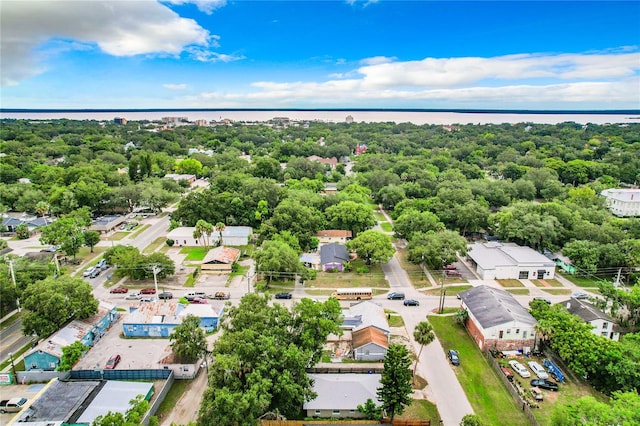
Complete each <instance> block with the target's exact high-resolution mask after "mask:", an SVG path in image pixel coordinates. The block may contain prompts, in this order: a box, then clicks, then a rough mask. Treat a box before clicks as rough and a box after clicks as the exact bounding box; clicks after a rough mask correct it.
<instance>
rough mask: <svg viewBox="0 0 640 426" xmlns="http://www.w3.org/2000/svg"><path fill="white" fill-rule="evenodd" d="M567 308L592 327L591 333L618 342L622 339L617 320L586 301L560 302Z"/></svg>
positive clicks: (571, 300)
mask: <svg viewBox="0 0 640 426" xmlns="http://www.w3.org/2000/svg"><path fill="white" fill-rule="evenodd" d="M559 304H560V305H563V306H565V307H566V308H567V310H568V311H569V313H570V314H572V315H575V316H577V317H579V318H580V319H581V320H582V321H584V322H585V323H586V324H589V325H591V326H592V327H593V328H592V329H591V333H593V334H595V335H596V336H602V337H605V338H607V339H611V340H615V341H618V340H619V339H620V327H619V326H618V324H617V323H616V320H615V319H613V318H612V317H610V316H609V315H607V314H605V313H604V312H602V311H601V310H600V309H598V308H596V307H595V306H594V305H593V304H591V303H590V302H588V301H586V300H580V299H574V298H573V297H572V298H571V299H569V300H565V301H564V302H560V303H559Z"/></svg>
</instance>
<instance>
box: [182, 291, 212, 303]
mask: <svg viewBox="0 0 640 426" xmlns="http://www.w3.org/2000/svg"><path fill="white" fill-rule="evenodd" d="M184 297H185V298H186V299H187V300H188V301H192V300H193V299H195V298H196V297H199V298H201V299H206V298H207V294H206V293H205V292H204V291H190V292H189V293H187V294H185V295H184Z"/></svg>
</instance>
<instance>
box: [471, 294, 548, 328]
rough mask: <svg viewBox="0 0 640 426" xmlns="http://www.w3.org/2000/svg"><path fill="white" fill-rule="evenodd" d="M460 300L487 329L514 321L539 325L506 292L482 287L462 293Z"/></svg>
mask: <svg viewBox="0 0 640 426" xmlns="http://www.w3.org/2000/svg"><path fill="white" fill-rule="evenodd" d="M460 298H461V299H462V302H463V303H464V304H465V306H466V307H467V309H468V310H469V312H470V313H471V314H473V316H474V317H475V318H476V319H477V320H478V322H479V323H480V325H481V326H482V328H485V329H486V328H490V327H494V326H496V325H500V324H506V323H510V322H514V321H516V322H518V323H520V324H528V325H534V324H536V323H537V321H536V319H535V318H534V317H533V316H531V314H530V313H529V311H527V310H526V309H525V308H524V307H523V306H522V305H521V304H520V303H518V301H517V300H516V299H515V298H514V297H513V296H512V295H511V293H508V292H506V291H504V290H500V289H497V288H493V287H488V286H485V285H481V286H478V287H474V288H472V289H469V290H467V291H463V292H461V293H460Z"/></svg>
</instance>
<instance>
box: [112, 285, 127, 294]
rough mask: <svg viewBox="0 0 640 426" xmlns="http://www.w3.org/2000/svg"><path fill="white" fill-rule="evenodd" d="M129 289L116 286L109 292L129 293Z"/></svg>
mask: <svg viewBox="0 0 640 426" xmlns="http://www.w3.org/2000/svg"><path fill="white" fill-rule="evenodd" d="M128 292H129V289H128V288H126V287H122V286H120V287H114V288H112V289H111V290H109V293H128Z"/></svg>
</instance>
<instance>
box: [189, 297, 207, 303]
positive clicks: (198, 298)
mask: <svg viewBox="0 0 640 426" xmlns="http://www.w3.org/2000/svg"><path fill="white" fill-rule="evenodd" d="M190 303H198V304H205V303H207V299H203V298H202V297H194V298H193V300H191V302H190Z"/></svg>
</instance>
